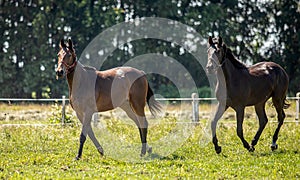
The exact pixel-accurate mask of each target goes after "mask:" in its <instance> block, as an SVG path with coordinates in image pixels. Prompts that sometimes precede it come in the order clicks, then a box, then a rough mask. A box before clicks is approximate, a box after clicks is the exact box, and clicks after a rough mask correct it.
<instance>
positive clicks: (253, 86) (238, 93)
mask: <svg viewBox="0 0 300 180" xmlns="http://www.w3.org/2000/svg"><path fill="white" fill-rule="evenodd" d="M207 54H208V62H207V66H206V71H207V73H208V74H214V73H215V74H216V76H217V85H216V90H215V93H216V98H217V100H218V104H217V110H216V113H215V115H214V118H213V120H212V121H211V131H212V142H213V144H214V147H215V151H216V153H218V154H219V153H221V151H222V150H221V146H219V145H218V139H217V135H216V126H217V122H218V120H219V119H220V118H221V117H222V115H223V113H224V112H225V111H226V109H227V108H228V107H231V108H233V109H234V110H235V112H236V119H237V135H238V137H239V138H240V139H241V141H242V143H243V145H244V147H245V148H246V149H247V150H248V151H250V152H253V151H254V150H255V148H254V146H255V145H256V144H257V142H258V140H259V137H260V135H261V133H262V131H263V130H264V128H265V126H266V124H267V122H268V118H267V115H266V112H265V104H266V102H267V100H268V99H269V98H271V97H272V102H273V105H274V107H275V109H276V112H277V118H278V126H277V128H276V130H275V132H274V135H273V140H272V145H271V149H272V151H274V150H275V149H277V148H278V145H277V144H276V141H277V139H278V133H279V130H280V128H281V126H282V124H283V121H284V118H285V113H284V110H283V109H286V108H288V107H289V104H288V103H287V102H286V94H287V90H288V85H289V78H288V75H287V73H286V72H285V71H284V69H283V68H282V67H281V66H280V65H278V64H276V63H274V62H260V63H257V64H254V65H252V66H250V67H247V66H246V65H244V64H243V63H241V62H240V61H239V60H238V59H237V58H236V57H235V56H234V55H233V53H232V51H231V50H230V49H229V48H228V47H227V46H226V45H225V44H224V43H223V40H222V38H221V37H218V38H212V37H211V36H210V37H209V38H208V50H207ZM246 106H254V107H255V112H256V114H257V116H258V119H259V128H258V130H257V132H256V134H255V136H254V138H253V140H252V142H251V145H249V144H248V142H247V141H246V140H245V139H244V136H243V120H244V111H245V107H246Z"/></svg>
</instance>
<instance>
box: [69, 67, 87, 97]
mask: <svg viewBox="0 0 300 180" xmlns="http://www.w3.org/2000/svg"><path fill="white" fill-rule="evenodd" d="M83 73H84V70H83V65H82V64H81V63H80V62H77V65H76V67H75V70H74V71H73V72H72V73H69V74H67V81H68V86H69V97H71V94H72V90H73V87H74V82H75V81H76V82H78V81H80V80H79V79H78V78H80V77H81V75H82V74H83ZM76 82H75V85H76V84H77V83H76Z"/></svg>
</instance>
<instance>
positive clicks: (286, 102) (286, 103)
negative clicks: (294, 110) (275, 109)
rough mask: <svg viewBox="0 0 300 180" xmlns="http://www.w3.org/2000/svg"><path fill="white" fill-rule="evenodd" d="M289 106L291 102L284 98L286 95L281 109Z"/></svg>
mask: <svg viewBox="0 0 300 180" xmlns="http://www.w3.org/2000/svg"><path fill="white" fill-rule="evenodd" d="M290 106H291V104H290V103H289V102H288V101H287V100H286V97H285V98H284V100H283V109H287V108H289V107H290Z"/></svg>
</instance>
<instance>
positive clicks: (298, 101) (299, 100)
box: [296, 92, 300, 121]
mask: <svg viewBox="0 0 300 180" xmlns="http://www.w3.org/2000/svg"><path fill="white" fill-rule="evenodd" d="M296 98H297V99H296V120H297V121H298V120H299V109H300V92H298V93H297V94H296Z"/></svg>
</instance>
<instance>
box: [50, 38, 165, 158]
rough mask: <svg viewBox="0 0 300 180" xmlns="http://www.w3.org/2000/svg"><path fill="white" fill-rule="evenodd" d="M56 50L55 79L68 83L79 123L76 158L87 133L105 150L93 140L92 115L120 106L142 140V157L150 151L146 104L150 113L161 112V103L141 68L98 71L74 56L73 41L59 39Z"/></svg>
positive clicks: (79, 155)
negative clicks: (63, 79)
mask: <svg viewBox="0 0 300 180" xmlns="http://www.w3.org/2000/svg"><path fill="white" fill-rule="evenodd" d="M59 48H60V50H59V52H58V54H57V55H58V64H57V69H56V76H57V78H58V77H60V78H62V77H64V76H66V79H67V82H68V86H69V98H70V104H71V106H72V108H73V109H74V110H75V112H76V115H77V117H78V119H79V120H80V122H81V123H82V130H81V134H80V145H79V150H78V154H77V156H76V159H77V160H78V159H80V158H81V156H82V149H83V145H84V143H85V141H86V136H87V135H88V136H89V138H90V139H91V140H92V142H93V143H94V145H95V146H96V148H97V150H98V152H99V153H100V154H101V155H103V154H104V151H103V148H102V147H101V145H100V143H99V142H98V140H97V139H96V137H95V135H94V132H93V130H92V127H91V120H92V116H93V114H94V113H96V112H103V111H108V110H112V109H114V108H116V107H120V108H121V109H123V110H124V111H125V112H126V114H127V115H128V117H129V118H131V119H132V120H133V121H134V122H135V124H136V125H137V127H138V129H139V133H140V139H141V142H142V149H141V154H140V155H141V156H144V155H145V154H146V152H148V153H151V152H152V148H151V147H150V146H148V144H147V130H148V122H147V119H146V117H145V111H144V108H145V105H146V103H147V104H148V106H149V109H150V111H151V113H152V114H153V115H155V113H157V112H159V111H160V108H161V106H160V104H159V103H158V102H157V101H156V100H155V99H154V97H152V96H153V91H152V89H151V88H150V86H149V83H148V81H147V78H146V75H145V73H144V72H143V71H140V70H137V69H135V68H132V67H117V68H113V69H109V70H105V71H98V70H96V69H95V68H93V67H88V66H84V65H82V64H81V63H80V62H79V61H78V60H77V57H76V53H75V49H74V47H73V43H72V40H71V39H69V40H68V43H67V44H65V42H64V40H61V41H60V44H59Z"/></svg>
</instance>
